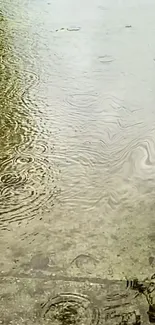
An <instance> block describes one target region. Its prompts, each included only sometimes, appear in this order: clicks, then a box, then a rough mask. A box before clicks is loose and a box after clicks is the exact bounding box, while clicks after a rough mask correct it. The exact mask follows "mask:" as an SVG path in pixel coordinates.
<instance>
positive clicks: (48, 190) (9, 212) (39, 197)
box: [0, 155, 59, 225]
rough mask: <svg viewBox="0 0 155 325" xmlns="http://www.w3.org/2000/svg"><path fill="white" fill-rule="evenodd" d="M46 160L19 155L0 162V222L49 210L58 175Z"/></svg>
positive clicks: (53, 200)
mask: <svg viewBox="0 0 155 325" xmlns="http://www.w3.org/2000/svg"><path fill="white" fill-rule="evenodd" d="M54 170H55V169H54V168H53V166H52V165H51V163H50V164H49V162H48V161H47V160H43V159H39V158H34V156H28V155H25V156H24V155H22V156H16V157H14V158H13V159H11V160H9V159H6V160H4V161H3V162H2V163H1V177H0V193H1V195H0V224H1V225H3V224H4V223H12V222H15V221H21V220H23V219H26V218H28V219H29V218H32V217H34V216H36V215H41V213H42V212H43V210H44V212H45V211H48V209H50V210H51V208H52V206H53V205H54V202H55V198H56V197H57V195H58V192H59V190H58V187H57V183H56V180H57V176H58V175H56V173H55V171H54Z"/></svg>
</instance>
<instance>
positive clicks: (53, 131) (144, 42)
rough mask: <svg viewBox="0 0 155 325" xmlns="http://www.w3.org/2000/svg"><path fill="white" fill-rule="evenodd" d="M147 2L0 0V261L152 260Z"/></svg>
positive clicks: (133, 270) (152, 115)
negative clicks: (0, 1) (0, 9)
mask: <svg viewBox="0 0 155 325" xmlns="http://www.w3.org/2000/svg"><path fill="white" fill-rule="evenodd" d="M154 10H155V4H154V1H151V0H149V1H146V0H145V1H144V0H143V1H142V0H141V1H140V0H137V1H130V3H129V2H128V1H114V0H111V1H106V0H104V1H103V0H102V1H101V0H97V1H89V2H88V1H87V0H85V1H84V2H80V1H79V2H77V1H71V0H67V1H65V2H64V1H62V0H58V1H54V0H48V1H44V0H39V1H38V0H34V1H31V2H30V1H28V0H25V1H22V2H21V1H18V0H14V1H4V3H3V4H2V11H1V14H0V35H1V41H0V42H1V43H0V51H1V66H0V74H1V80H0V109H1V118H0V191H1V196H0V232H1V239H0V245H1V250H0V260H1V264H0V271H1V272H3V273H10V274H17V273H18V274H19V273H20V272H26V273H28V274H31V273H33V272H36V270H37V271H39V270H41V271H43V270H44V271H45V272H46V273H47V274H58V275H59V274H61V275H62V274H63V275H66V276H73V275H74V276H86V277H90V276H93V277H101V278H109V279H112V278H113V279H124V278H125V277H133V276H138V277H140V278H144V277H146V276H149V275H151V274H152V273H154V272H153V271H154V267H155V221H154V209H155V203H154V197H155V110H154V104H155V95H154V87H155V39H154V31H155V20H154Z"/></svg>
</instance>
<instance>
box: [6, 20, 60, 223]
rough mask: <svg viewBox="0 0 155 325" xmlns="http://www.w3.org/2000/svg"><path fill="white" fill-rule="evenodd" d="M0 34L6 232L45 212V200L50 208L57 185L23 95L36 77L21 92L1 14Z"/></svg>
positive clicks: (7, 26)
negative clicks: (19, 223)
mask: <svg viewBox="0 0 155 325" xmlns="http://www.w3.org/2000/svg"><path fill="white" fill-rule="evenodd" d="M0 33H1V38H0V41H1V44H0V51H1V67H0V68H1V71H0V74H1V83H0V91H1V93H0V98H1V99H0V107H1V119H0V139H1V141H0V154H1V156H0V191H1V197H0V216H1V217H0V220H1V221H0V224H1V226H2V228H3V227H4V229H5V226H4V225H5V224H7V223H11V222H14V221H21V220H22V219H24V218H32V217H33V216H34V215H36V213H38V211H39V210H40V209H41V210H42V209H43V207H44V208H45V207H46V209H47V203H48V201H50V206H51V205H53V204H54V203H53V200H54V198H55V197H56V193H57V186H56V184H55V175H56V173H55V172H54V171H53V166H52V165H51V163H50V162H49V160H48V158H47V157H46V154H47V152H46V151H47V145H46V143H44V142H43V141H39V140H38V139H37V124H36V122H35V120H34V118H33V116H32V115H30V114H29V110H28V109H29V106H28V104H27V98H26V97H27V96H26V95H27V93H28V89H29V88H30V87H32V84H34V83H35V81H36V80H35V77H34V76H35V75H34V74H32V73H31V74H29V78H27V79H28V80H27V85H26V87H25V88H24V89H22V86H23V85H22V80H21V77H20V73H21V71H20V70H21V68H22V66H21V64H22V62H21V61H20V60H18V61H17V60H16V59H15V58H14V56H13V53H12V48H11V44H9V42H10V39H9V33H10V30H9V24H8V21H7V19H6V18H5V17H3V15H1V29H0ZM10 43H11V42H10ZM16 61H17V62H16ZM26 77H27V76H26V75H25V76H24V78H25V79H26ZM35 151H36V154H35ZM40 217H41V216H40Z"/></svg>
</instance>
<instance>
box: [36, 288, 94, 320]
mask: <svg viewBox="0 0 155 325" xmlns="http://www.w3.org/2000/svg"><path fill="white" fill-rule="evenodd" d="M42 317H43V318H44V319H46V320H47V319H48V320H50V321H52V323H55V322H56V323H57V324H58V325H61V324H64V320H65V323H66V324H70V325H72V324H76V325H82V324H86V325H87V324H88V325H91V324H92V325H97V324H98V323H99V310H98V309H97V307H95V306H94V305H93V303H92V302H91V301H90V300H89V298H88V297H87V296H84V295H80V294H74V293H61V294H60V295H58V296H56V297H54V298H52V299H51V300H49V301H48V302H47V303H45V304H42Z"/></svg>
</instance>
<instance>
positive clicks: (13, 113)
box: [0, 13, 34, 158]
mask: <svg viewBox="0 0 155 325" xmlns="http://www.w3.org/2000/svg"><path fill="white" fill-rule="evenodd" d="M9 24H10V22H9V21H7V19H6V18H5V17H4V16H3V15H2V13H0V76H1V78H0V113H1V115H0V157H1V158H4V157H6V156H9V157H10V156H11V155H12V154H13V153H14V152H15V150H18V149H19V147H22V148H24V147H27V146H29V144H30V143H31V142H32V140H33V135H34V134H33V130H34V123H33V121H32V119H30V116H29V114H28V112H27V110H26V107H24V104H23V102H22V93H23V90H22V84H21V78H20V70H21V67H20V65H21V63H20V61H19V62H18V60H17V58H16V57H15V55H14V54H13V46H12V38H11V33H10V27H11V26H10V25H9Z"/></svg>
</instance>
